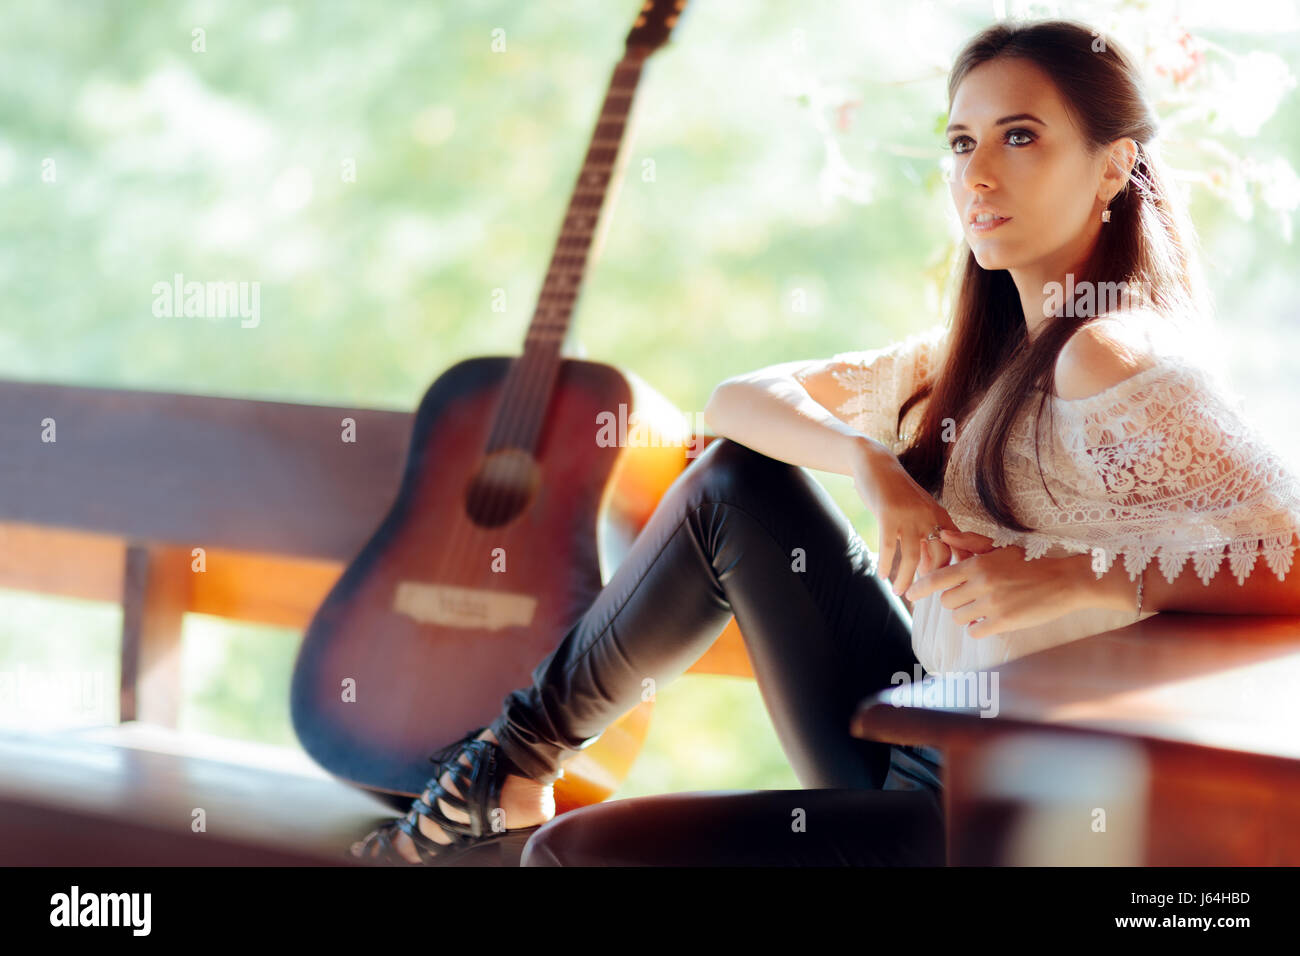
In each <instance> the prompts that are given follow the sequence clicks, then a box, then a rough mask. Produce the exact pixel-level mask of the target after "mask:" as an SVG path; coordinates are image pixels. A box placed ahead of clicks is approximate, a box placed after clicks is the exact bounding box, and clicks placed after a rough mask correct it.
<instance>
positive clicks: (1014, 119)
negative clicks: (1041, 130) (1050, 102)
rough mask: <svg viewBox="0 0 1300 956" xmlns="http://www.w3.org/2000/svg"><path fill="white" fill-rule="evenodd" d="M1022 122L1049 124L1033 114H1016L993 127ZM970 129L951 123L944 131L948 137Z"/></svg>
mask: <svg viewBox="0 0 1300 956" xmlns="http://www.w3.org/2000/svg"><path fill="white" fill-rule="evenodd" d="M1020 120H1030V121H1031V122H1034V123H1038V124H1039V125H1041V126H1046V125H1047V124H1046V123H1044V122H1043V121H1042V120H1040V119H1039V118H1038V117H1037V116H1035V115H1034V114H1033V113H1015V114H1012V115H1011V116H1004V117H1002V119H1000V120H998V121H997V122H996V123H994V124H993V125H994V126H1002V125H1004V124H1005V123H1015V122H1018V121H1020ZM969 128H970V127H968V126H964V125H963V124H961V123H949V124H948V128H947V129H946V130H944V134H945V135H946V134H948V133H951V132H952V131H953V130H957V129H969Z"/></svg>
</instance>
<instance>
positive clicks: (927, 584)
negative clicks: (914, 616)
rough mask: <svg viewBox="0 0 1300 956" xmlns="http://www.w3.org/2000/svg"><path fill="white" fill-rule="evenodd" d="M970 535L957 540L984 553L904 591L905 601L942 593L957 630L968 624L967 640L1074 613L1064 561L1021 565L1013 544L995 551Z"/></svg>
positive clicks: (1070, 575) (1021, 552) (1073, 584)
mask: <svg viewBox="0 0 1300 956" xmlns="http://www.w3.org/2000/svg"><path fill="white" fill-rule="evenodd" d="M970 534H971V532H966V533H965V534H964V535H961V536H958V537H961V539H962V540H963V542H967V543H970V544H973V545H974V546H976V547H986V550H984V551H982V552H980V553H976V554H971V555H970V556H969V559H968V560H958V561H957V562H956V563H955V564H952V565H949V566H948V567H946V568H939V569H938V570H937V571H933V572H931V573H930V574H927V575H926V576H925V577H923V578H921V579H919V580H918V581H917V582H916V583H915V584H913V585H912V586H911V587H910V588H908V590H907V599H908V600H909V601H912V602H916V601H918V600H920V599H921V598H923V597H925V596H926V595H928V594H933V593H934V592H936V591H942V592H943V596H942V597H940V598H939V603H940V604H942V605H943V606H944V607H946V608H948V609H950V610H951V611H952V612H953V614H952V619H953V620H954V621H955V622H956V623H957V625H958V626H964V625H969V634H970V636H971V637H988V636H989V635H990V634H1005V633H1006V632H1008V631H1018V630H1021V629H1022V628H1026V627H1034V626H1036V625H1038V624H1046V623H1047V622H1048V621H1054V620H1056V619H1057V618H1058V617H1061V616H1063V615H1065V614H1068V613H1070V612H1071V611H1073V610H1075V609H1076V605H1077V604H1078V602H1077V601H1076V600H1075V598H1076V597H1077V595H1078V587H1077V583H1078V582H1077V574H1076V573H1075V571H1076V568H1075V566H1072V565H1068V564H1065V563H1064V562H1065V561H1068V560H1069V559H1068V558H1036V559H1035V560H1033V561H1026V560H1025V549H1024V548H1022V547H1019V546H1018V545H1007V546H1006V547H1000V548H994V547H991V546H988V545H985V544H983V543H982V542H980V541H977V540H975V539H979V538H983V539H984V542H987V541H989V539H988V538H985V537H984V535H975V536H974V538H970V537H969V535H970ZM981 618H982V619H983V620H980V619H981ZM976 621H979V623H975V622H976Z"/></svg>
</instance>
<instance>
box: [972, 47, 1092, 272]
mask: <svg viewBox="0 0 1300 956" xmlns="http://www.w3.org/2000/svg"><path fill="white" fill-rule="evenodd" d="M948 118H949V121H950V125H949V127H948V132H947V137H948V145H949V148H950V149H951V151H952V161H953V167H952V176H951V180H950V185H949V188H950V189H951V191H952V201H953V206H954V207H955V208H956V210H957V216H958V218H959V219H960V221H961V223H962V229H963V232H964V234H965V236H966V240H967V242H968V243H969V245H970V247H971V251H972V252H973V253H974V255H975V261H976V262H978V263H979V264H980V266H981V267H982V268H984V269H1024V270H1028V271H1032V272H1034V273H1043V274H1046V275H1048V276H1056V275H1059V274H1061V273H1064V272H1065V271H1067V270H1069V269H1071V268H1073V266H1074V265H1075V264H1076V263H1078V262H1081V261H1082V260H1083V258H1084V256H1085V255H1086V254H1087V252H1088V250H1089V249H1090V248H1091V244H1092V242H1093V240H1094V239H1095V237H1096V235H1097V232H1098V229H1099V228H1100V226H1101V218H1100V214H1101V209H1102V208H1103V206H1102V203H1101V202H1100V201H1099V199H1098V192H1099V189H1100V187H1101V186H1102V185H1103V183H1102V179H1101V176H1102V173H1103V172H1104V169H1105V165H1106V151H1104V150H1103V151H1102V152H1101V153H1100V154H1098V155H1097V156H1093V155H1090V154H1089V152H1088V149H1087V147H1086V146H1085V144H1084V140H1083V137H1082V135H1081V133H1080V132H1079V130H1078V129H1077V128H1076V127H1075V125H1074V123H1073V121H1072V120H1071V119H1070V116H1069V114H1068V113H1067V112H1066V109H1065V104H1064V102H1063V101H1062V100H1061V97H1060V94H1059V93H1058V92H1057V89H1056V86H1055V84H1053V83H1052V81H1051V80H1050V78H1049V77H1048V76H1047V74H1045V73H1044V72H1042V71H1041V70H1040V69H1039V68H1038V67H1037V66H1035V65H1034V64H1033V63H1031V62H1030V61H1028V60H1023V59H1019V58H1014V57H1010V58H1001V59H996V60H989V61H987V62H985V63H982V64H980V65H979V66H977V67H975V69H973V70H971V71H970V72H969V73H968V74H966V77H965V78H964V79H963V80H962V81H961V84H960V85H959V86H958V88H957V94H956V96H955V97H954V98H953V101H952V110H951V111H950V113H949V117H948ZM1009 118H1010V119H1009ZM1107 198H1109V197H1107ZM983 206H987V207H988V210H989V211H990V212H993V213H995V214H996V215H997V216H999V217H1004V218H1005V221H1001V222H999V221H996V220H995V223H994V225H993V227H992V228H989V227H986V226H980V225H978V224H976V223H974V222H972V218H973V217H974V216H975V215H977V214H978V213H979V210H980V207H983Z"/></svg>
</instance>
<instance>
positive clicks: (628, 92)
mask: <svg viewBox="0 0 1300 956" xmlns="http://www.w3.org/2000/svg"><path fill="white" fill-rule="evenodd" d="M644 62H645V58H644V57H643V56H636V55H633V54H631V53H629V55H627V56H625V57H623V59H622V60H620V61H619V62H618V64H617V65H616V66H615V67H614V74H613V76H612V77H611V78H610V81H609V89H608V90H607V91H606V92H605V100H604V102H603V103H602V104H601V108H600V115H599V117H598V118H597V120H596V129H595V131H594V132H593V133H592V136H591V145H590V146H588V147H587V154H586V156H585V157H584V159H583V161H582V169H581V171H580V172H579V173H578V179H577V182H576V183H575V184H574V187H573V194H572V195H571V196H570V197H569V205H568V208H567V210H566V211H565V214H564V220H563V221H562V223H561V225H560V237H559V239H557V240H556V243H555V251H554V252H553V253H552V255H551V263H550V266H549V267H548V268H547V270H546V278H545V280H544V281H543V282H542V291H541V295H540V296H539V298H538V302H537V308H536V309H535V310H534V312H533V319H532V322H531V323H530V324H529V326H528V335H527V336H526V338H525V340H524V352H525V353H528V352H529V351H533V350H536V351H541V352H544V353H545V352H551V351H555V352H558V350H559V347H560V344H561V343H562V342H563V341H564V337H565V336H566V335H568V332H569V324H570V322H571V321H572V319H573V307H574V304H575V303H576V302H577V300H578V294H579V292H580V291H581V289H582V280H583V277H584V275H585V274H586V271H587V261H588V258H589V256H590V252H591V243H592V237H593V236H594V235H595V234H596V227H597V224H598V223H599V222H600V217H601V212H602V210H603V209H604V206H605V197H606V196H607V195H608V194H609V185H610V183H611V182H612V181H614V175H615V169H616V167H617V166H618V160H619V153H620V150H621V147H622V144H623V138H624V133H625V131H626V129H627V125H628V120H629V117H630V116H631V114H632V101H633V99H634V97H635V96H636V88H637V84H638V83H639V82H640V80H641V69H642V65H643V63H644Z"/></svg>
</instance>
